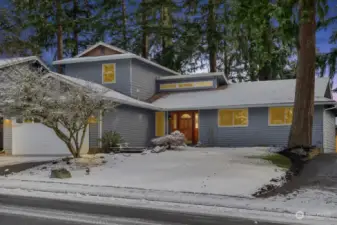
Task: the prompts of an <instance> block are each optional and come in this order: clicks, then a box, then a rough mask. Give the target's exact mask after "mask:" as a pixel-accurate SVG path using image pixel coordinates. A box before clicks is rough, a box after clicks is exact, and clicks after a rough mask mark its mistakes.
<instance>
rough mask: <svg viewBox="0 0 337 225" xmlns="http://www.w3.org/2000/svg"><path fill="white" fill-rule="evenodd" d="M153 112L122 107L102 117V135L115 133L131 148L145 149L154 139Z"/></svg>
mask: <svg viewBox="0 0 337 225" xmlns="http://www.w3.org/2000/svg"><path fill="white" fill-rule="evenodd" d="M154 114H155V112H154V111H150V110H146V109H140V108H135V107H131V106H126V105H122V106H119V107H117V108H116V109H115V110H114V111H111V112H106V113H105V114H104V116H103V129H102V131H103V133H104V132H106V131H116V132H118V133H120V134H121V135H122V137H123V138H124V140H125V142H127V143H129V146H131V147H146V146H148V145H149V143H150V140H151V138H153V137H154V130H155V129H154V128H155V124H154V123H155V119H154Z"/></svg>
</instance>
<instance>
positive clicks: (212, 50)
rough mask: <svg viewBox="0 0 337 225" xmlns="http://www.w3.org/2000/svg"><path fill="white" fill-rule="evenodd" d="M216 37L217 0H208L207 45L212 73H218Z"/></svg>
mask: <svg viewBox="0 0 337 225" xmlns="http://www.w3.org/2000/svg"><path fill="white" fill-rule="evenodd" d="M215 35H216V21H215V0H208V18H207V44H208V53H209V67H210V72H216V71H217V69H216V53H217V43H216V40H215V39H214V36H215Z"/></svg>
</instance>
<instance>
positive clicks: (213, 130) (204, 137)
mask: <svg viewBox="0 0 337 225" xmlns="http://www.w3.org/2000/svg"><path fill="white" fill-rule="evenodd" d="M322 110H323V107H316V108H315V116H314V123H313V145H316V146H318V147H322V144H323V143H322V142H323V112H322ZM248 117H249V122H248V126H247V127H218V121H217V120H218V111H217V110H200V111H199V139H200V141H201V143H202V144H206V145H212V146H225V147H227V146H228V147H230V146H234V147H241V146H284V145H286V144H287V141H288V135H289V131H290V126H269V125H268V108H249V109H248Z"/></svg>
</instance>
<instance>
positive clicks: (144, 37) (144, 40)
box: [141, 0, 149, 59]
mask: <svg viewBox="0 0 337 225" xmlns="http://www.w3.org/2000/svg"><path fill="white" fill-rule="evenodd" d="M141 7H142V57H143V58H145V59H147V58H148V56H149V52H148V51H149V34H148V28H147V26H148V21H147V10H148V6H147V4H146V0H143V1H142V6H141Z"/></svg>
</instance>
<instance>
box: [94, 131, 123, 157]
mask: <svg viewBox="0 0 337 225" xmlns="http://www.w3.org/2000/svg"><path fill="white" fill-rule="evenodd" d="M99 141H101V142H102V149H103V151H104V152H105V153H109V152H111V151H113V150H114V149H117V148H118V147H119V146H120V144H122V143H123V142H124V139H123V137H122V136H121V135H120V134H119V133H117V132H116V131H108V132H105V133H104V134H103V137H102V139H99Z"/></svg>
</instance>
